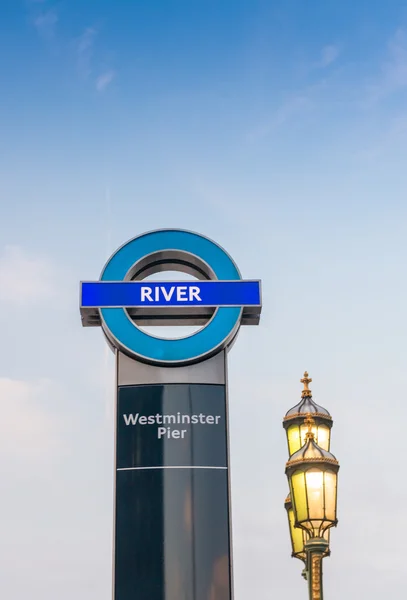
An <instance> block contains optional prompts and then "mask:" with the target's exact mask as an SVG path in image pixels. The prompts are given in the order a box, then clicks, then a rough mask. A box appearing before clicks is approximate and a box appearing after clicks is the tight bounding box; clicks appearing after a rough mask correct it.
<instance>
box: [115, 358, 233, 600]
mask: <svg viewBox="0 0 407 600" xmlns="http://www.w3.org/2000/svg"><path fill="white" fill-rule="evenodd" d="M228 466H229V460H228V418H227V378H226V356H225V353H224V352H222V353H220V354H218V355H217V356H215V357H214V358H212V359H209V360H207V361H204V362H202V363H199V364H197V365H193V366H189V367H175V368H174V367H173V368H160V367H152V366H148V365H145V364H143V363H139V362H137V361H134V360H132V359H130V358H128V357H127V356H125V355H123V354H121V353H117V414H116V484H115V492H116V493H115V559H114V600H230V599H231V598H232V583H231V581H232V578H231V562H232V561H231V543H230V506H229V505H230V498H229V470H228Z"/></svg>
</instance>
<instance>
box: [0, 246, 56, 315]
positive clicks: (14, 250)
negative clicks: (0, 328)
mask: <svg viewBox="0 0 407 600" xmlns="http://www.w3.org/2000/svg"><path fill="white" fill-rule="evenodd" d="M54 276H55V272H54V268H53V266H52V264H51V263H50V261H48V260H47V259H45V258H38V257H33V256H32V255H30V254H28V253H26V252H25V251H24V250H23V249H22V248H20V247H19V246H6V248H5V250H4V253H3V254H2V255H1V256H0V303H1V302H3V303H12V304H16V303H17V304H20V305H27V304H31V303H33V302H40V301H43V300H45V299H48V298H52V297H53V296H54V295H55V293H56V290H55V285H54Z"/></svg>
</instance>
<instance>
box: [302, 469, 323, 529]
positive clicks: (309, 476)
mask: <svg viewBox="0 0 407 600" xmlns="http://www.w3.org/2000/svg"><path fill="white" fill-rule="evenodd" d="M305 480H306V486H307V494H308V511H309V518H310V519H323V518H324V473H323V472H322V471H320V470H319V469H310V470H309V471H307V472H306V473H305Z"/></svg>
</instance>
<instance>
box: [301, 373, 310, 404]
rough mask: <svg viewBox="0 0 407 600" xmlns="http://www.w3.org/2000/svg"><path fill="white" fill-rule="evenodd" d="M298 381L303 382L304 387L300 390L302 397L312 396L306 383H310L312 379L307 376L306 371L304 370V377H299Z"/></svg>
mask: <svg viewBox="0 0 407 600" xmlns="http://www.w3.org/2000/svg"><path fill="white" fill-rule="evenodd" d="M300 381H301V383H303V384H304V389H303V390H302V392H301V395H302V397H303V398H304V397H305V396H312V392H311V390H310V389H309V387H308V384H309V383H311V381H312V379H311V378H310V377H308V371H305V372H304V377H303V378H302V379H300Z"/></svg>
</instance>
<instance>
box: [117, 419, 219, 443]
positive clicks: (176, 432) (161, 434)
mask: <svg viewBox="0 0 407 600" xmlns="http://www.w3.org/2000/svg"><path fill="white" fill-rule="evenodd" d="M221 419H222V417H221V416H220V415H205V414H204V413H200V414H199V415H183V414H181V413H179V412H178V413H176V414H175V415H174V414H173V415H162V414H160V413H157V414H156V415H140V413H135V414H130V415H123V420H124V423H125V425H126V426H129V425H141V426H144V425H159V427H157V437H158V439H159V440H160V439H164V438H167V439H174V440H179V439H184V438H185V435H186V434H188V431H189V428H187V429H175V428H173V427H169V425H187V426H188V425H219V422H220V421H221Z"/></svg>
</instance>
